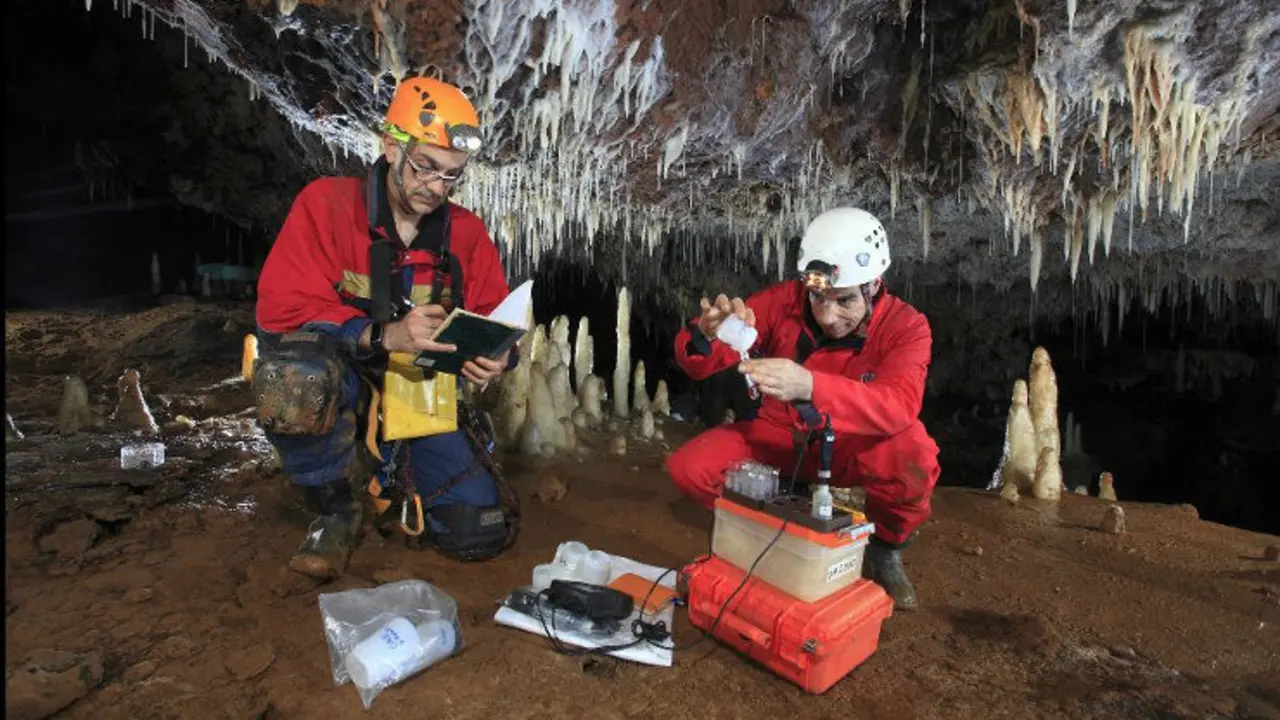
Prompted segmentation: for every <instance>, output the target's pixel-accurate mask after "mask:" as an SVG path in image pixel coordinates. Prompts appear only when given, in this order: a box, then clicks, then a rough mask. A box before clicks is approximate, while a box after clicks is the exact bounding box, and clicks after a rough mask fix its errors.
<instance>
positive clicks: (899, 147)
mask: <svg viewBox="0 0 1280 720" xmlns="http://www.w3.org/2000/svg"><path fill="white" fill-rule="evenodd" d="M85 4H86V5H87V6H90V10H89V12H91V13H107V14H110V15H111V17H110V18H109V20H110V21H111V22H116V23H120V24H128V25H130V26H131V27H132V28H133V31H134V32H140V33H141V34H142V36H144V37H147V38H149V39H150V38H155V37H156V36H160V35H166V34H167V35H168V37H169V39H168V40H167V41H166V42H167V43H168V47H169V48H170V50H169V51H168V52H167V53H166V55H165V56H164V57H157V59H156V62H163V63H167V64H168V66H170V67H169V68H168V69H167V70H166V72H172V73H179V74H180V73H181V72H183V69H184V66H189V65H195V64H197V63H198V64H202V65H205V66H208V67H210V68H213V70H212V72H216V73H217V74H218V75H219V76H220V77H221V78H222V79H221V80H219V82H223V83H232V84H234V85H235V86H236V88H237V90H236V92H237V94H238V96H239V97H240V98H241V100H240V101H238V102H237V103H234V105H237V106H238V105H241V104H244V103H246V102H248V103H252V104H254V105H257V106H263V107H265V108H269V109H270V110H271V111H273V112H274V114H276V115H278V117H279V118H281V119H282V120H283V123H281V122H280V121H279V120H277V121H276V122H275V125H279V126H281V127H287V128H288V130H287V131H280V130H270V129H269V128H267V126H266V125H264V124H263V123H262V122H261V121H260V115H255V114H254V113H251V112H245V111H243V109H240V110H237V109H236V108H234V107H232V105H233V104H231V103H228V104H225V105H223V106H222V107H221V109H220V108H218V107H214V108H212V109H211V108H210V107H209V106H208V105H207V104H206V105H203V106H201V110H200V111H201V112H210V113H211V114H212V115H217V116H219V117H213V118H212V119H211V121H212V122H214V123H215V124H219V125H231V126H236V127H234V128H232V129H227V128H220V129H219V130H218V131H217V132H216V133H213V134H212V136H211V137H213V138H215V139H221V140H222V141H225V143H229V144H236V143H240V144H241V145H246V144H252V142H254V141H257V142H262V140H261V137H260V136H261V135H262V134H263V133H267V132H271V133H274V136H273V137H272V138H271V141H272V143H273V144H274V146H275V149H274V150H272V151H271V152H270V153H267V152H254V153H244V152H240V153H238V154H237V153H235V152H231V151H224V152H223V153H222V154H221V155H219V157H227V158H236V157H239V158H242V159H243V158H244V157H246V156H249V157H250V158H254V159H251V160H248V161H245V160H240V161H236V160H234V159H233V160H229V161H226V162H222V163H220V164H219V163H214V164H213V165H212V166H209V167H203V168H199V169H196V168H186V169H185V170H186V174H185V175H184V174H182V173H178V172H172V173H171V177H170V178H169V185H170V189H171V191H172V192H174V193H175V194H177V195H178V196H179V197H180V198H185V200H186V201H188V202H191V203H192V204H198V205H203V206H217V207H216V208H212V209H217V210H218V211H220V212H224V213H226V214H227V215H229V216H232V217H236V218H238V219H240V220H241V221H243V222H248V223H255V224H259V225H263V226H267V227H271V226H274V225H278V223H279V221H280V219H281V217H282V214H283V212H284V210H285V209H287V206H288V203H289V202H290V200H291V198H292V193H293V192H295V191H296V189H297V188H298V187H299V183H301V182H305V179H306V178H308V177H312V176H314V175H315V174H319V173H334V172H347V171H351V170H352V169H354V168H356V167H358V166H359V164H360V163H361V162H363V161H364V160H366V159H367V158H369V157H371V156H372V155H373V154H374V153H375V152H376V148H377V136H376V135H375V134H374V133H373V131H372V128H374V127H375V126H376V123H377V122H378V120H379V113H380V112H381V110H382V109H383V108H384V107H385V105H386V103H387V101H388V99H389V98H390V95H391V91H392V88H393V87H394V84H395V82H396V80H397V79H398V78H401V77H404V76H405V75H406V74H417V73H422V74H433V75H436V76H440V77H443V78H444V79H446V80H449V81H451V82H454V83H457V84H459V85H461V86H463V87H464V88H465V89H466V90H467V91H468V92H469V93H470V94H471V95H472V97H473V98H474V99H475V100H476V102H477V106H478V107H479V109H480V111H481V115H482V119H483V122H484V124H485V132H486V135H487V147H486V150H485V152H484V154H483V157H482V158H481V162H479V163H477V165H476V167H474V168H473V169H472V170H470V171H469V175H468V179H467V182H466V183H465V184H464V186H463V187H462V188H461V189H460V191H459V198H458V199H459V201H460V202H461V203H463V204H464V205H468V206H470V207H473V208H474V209H476V210H477V211H478V212H479V213H480V214H481V215H482V216H483V217H484V218H485V219H486V221H487V222H488V224H489V226H490V228H491V230H492V232H493V234H494V235H495V238H496V239H497V240H498V241H499V243H500V244H501V245H503V247H504V248H505V249H506V251H507V252H508V253H509V255H510V257H511V260H510V262H511V263H512V265H513V266H514V267H515V269H516V271H517V272H519V271H521V270H527V269H529V267H531V266H532V264H534V263H536V262H537V261H538V260H539V259H540V258H542V257H544V256H549V255H553V254H557V253H565V254H577V255H578V256H582V255H584V254H585V253H588V252H589V253H591V256H592V257H594V258H596V260H597V262H602V261H601V258H609V260H608V262H609V263H623V262H629V263H631V264H632V265H633V267H632V269H631V270H630V271H629V272H631V273H642V272H645V269H644V266H645V263H644V262H643V259H644V258H645V257H647V256H654V257H659V258H661V259H662V262H657V263H650V264H648V270H647V271H648V272H649V273H650V274H651V275H652V276H653V277H654V278H660V277H663V276H664V275H663V273H669V272H670V270H671V268H672V267H679V268H683V269H684V270H685V271H689V269H690V268H694V269H693V270H692V272H695V273H696V272H699V271H698V270H697V269H696V268H697V267H699V266H701V265H703V264H704V263H706V262H707V261H708V259H709V258H721V259H720V260H718V261H716V262H719V264H720V265H721V266H725V265H728V266H729V267H720V268H718V269H719V270H740V271H751V272H754V273H756V274H757V275H759V276H761V277H765V276H776V275H778V274H779V273H781V272H783V271H784V270H786V263H785V259H787V258H788V257H790V256H789V255H788V252H793V250H791V246H793V245H794V240H795V238H796V237H797V236H798V235H799V233H800V232H801V230H802V228H803V226H804V224H805V223H806V222H807V221H808V220H809V219H810V218H812V217H813V216H814V215H816V214H817V213H819V212H821V211H822V210H823V209H825V208H828V207H832V206H835V205H838V204H846V203H853V204H858V205H861V206H863V207H865V208H867V209H869V210H871V211H873V212H875V213H877V214H879V215H881V216H882V217H884V218H885V220H886V224H887V226H888V227H889V230H890V234H891V237H892V238H893V239H894V250H895V253H896V257H897V258H898V259H899V260H900V262H901V263H902V265H901V267H902V268H904V271H905V272H909V273H910V274H911V275H912V277H913V278H914V279H915V280H918V281H923V280H925V279H926V278H928V277H930V273H933V274H934V275H936V276H937V277H939V278H948V279H954V280H955V281H956V282H967V283H979V282H992V283H995V284H996V285H1003V286H1012V285H1015V284H1017V285H1022V286H1024V287H1030V288H1032V289H1034V288H1037V287H1040V289H1041V291H1042V292H1041V294H1044V293H1043V290H1044V288H1043V287H1041V286H1044V285H1045V284H1046V282H1048V283H1057V284H1058V285H1059V286H1061V287H1065V288H1067V290H1066V292H1067V293H1068V294H1070V293H1071V292H1075V290H1074V288H1078V287H1085V288H1088V292H1089V293H1091V296H1092V297H1095V298H1097V297H1103V298H1105V297H1112V298H1114V297H1115V296H1116V295H1117V294H1121V295H1124V296H1126V297H1128V298H1129V300H1130V301H1133V302H1144V303H1159V302H1161V300H1160V296H1161V295H1170V294H1177V293H1187V292H1191V291H1195V292H1199V293H1202V294H1203V295H1204V296H1205V297H1206V298H1207V299H1209V300H1210V304H1214V303H1226V302H1230V301H1236V300H1239V299H1240V298H1242V297H1243V298H1245V299H1247V300H1248V301H1249V302H1252V303H1254V304H1255V305H1256V306H1257V308H1258V309H1259V310H1260V311H1261V312H1263V313H1264V314H1266V316H1267V317H1268V319H1271V318H1274V317H1275V306H1276V287H1277V281H1278V280H1280V214H1278V213H1277V210H1276V201H1277V199H1278V198H1280V12H1276V10H1275V7H1274V5H1271V6H1270V9H1268V6H1269V3H1268V2H1266V1H1265V0H1251V1H1248V2H1240V1H1238V0H1200V1H1198V2H1172V1H1148V2H1134V1H1132V0H1105V1H1100V0H1065V1H1064V0H990V1H981V0H947V1H946V2H942V1H941V0H929V1H928V2H921V1H920V0H848V1H846V2H835V1H830V0H828V1H820V0H739V1H733V0H720V1H711V0H505V1H504V0H424V1H421V2H408V1H403V0H372V1H370V0H314V1H308V0H278V1H277V0H248V1H247V2H244V1H239V0H236V1H232V0H199V1H197V0H141V1H137V0H135V1H133V2H130V1H129V0H116V1H115V2H110V1H108V0H96V2H86V3H85ZM174 48H177V50H175V49H174ZM175 54H177V57H174V55H175ZM185 82H186V89H185V90H181V91H179V92H191V93H200V92H201V91H202V90H201V88H202V87H203V85H202V84H200V83H193V82H192V81H190V80H188V81H185ZM177 101H178V102H182V100H181V99H178V100H177ZM258 112H261V111H258ZM255 118H259V119H256V120H255ZM275 125H273V126H271V127H275ZM264 128H265V129H264ZM237 133H238V134H239V135H244V134H246V133H247V134H250V135H256V136H258V137H256V138H253V139H246V138H244V137H239V139H237ZM167 141H169V142H173V143H183V142H186V143H190V142H192V139H191V138H189V137H176V138H168V139H167ZM116 154H117V155H118V154H119V153H118V152H117V153H116ZM118 162H119V164H120V165H122V166H127V165H128V162H127V161H118ZM245 162H248V163H249V164H251V165H252V164H253V163H254V162H256V163H257V165H258V167H255V168H250V169H249V170H247V171H246V169H245V168H244V167H242V166H243V165H244V163H245ZM246 177H250V178H252V179H253V182H252V185H251V188H252V189H251V191H246V190H245V188H244V187H243V186H244V185H245V184H246V181H245V178H246ZM238 185H239V186H241V187H240V188H239V189H233V188H236V186H238ZM619 247H625V248H627V249H628V250H627V252H623V253H619V252H616V250H617V248H619ZM715 248H719V250H715ZM725 248H730V249H731V250H732V252H731V253H728V254H726V253H724V252H723V250H724V249H725ZM570 249H571V251H570ZM717 253H719V254H717ZM625 258H630V259H629V260H626V259H625ZM724 258H728V259H727V260H726V259H724ZM663 268H665V269H663ZM666 277H671V276H670V275H666Z"/></svg>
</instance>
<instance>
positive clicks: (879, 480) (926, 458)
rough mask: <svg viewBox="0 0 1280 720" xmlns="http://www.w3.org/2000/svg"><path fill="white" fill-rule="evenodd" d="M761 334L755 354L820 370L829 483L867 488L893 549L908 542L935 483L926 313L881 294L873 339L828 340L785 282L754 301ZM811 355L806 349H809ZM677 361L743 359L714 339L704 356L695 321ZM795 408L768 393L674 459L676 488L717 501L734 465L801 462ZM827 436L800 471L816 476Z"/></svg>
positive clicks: (714, 364)
mask: <svg viewBox="0 0 1280 720" xmlns="http://www.w3.org/2000/svg"><path fill="white" fill-rule="evenodd" d="M746 303H747V306H748V307H750V308H751V309H752V310H754V311H755V316H756V329H757V330H758V332H759V338H758V339H757V340H756V344H755V346H754V347H753V348H752V353H753V355H759V356H762V357H777V358H789V359H793V360H797V362H800V363H801V364H802V365H803V366H804V367H805V368H807V369H808V370H809V371H810V372H812V373H813V406H814V408H815V409H816V410H817V411H818V412H819V413H820V414H823V415H826V416H829V417H830V418H831V426H832V429H833V430H835V432H836V444H835V452H834V457H833V460H832V467H831V474H832V484H833V485H835V486H837V487H847V486H853V485H860V486H862V487H863V488H865V490H866V495H867V515H868V518H869V519H870V520H871V522H873V523H875V525H876V536H877V537H878V538H879V539H881V540H883V541H885V542H887V543H890V544H892V545H899V544H901V543H903V542H904V541H905V540H907V539H908V538H909V537H910V535H911V534H912V532H914V531H915V530H916V528H918V527H920V525H921V524H922V523H924V521H925V520H926V519H928V517H929V512H930V509H929V498H930V495H931V494H932V492H933V487H934V485H935V483H936V482H937V480H938V475H939V473H940V469H939V467H938V446H937V444H936V443H935V442H934V441H933V438H931V437H929V434H928V432H927V431H926V430H925V427H924V424H923V423H921V422H920V419H919V413H920V405H921V402H922V400H923V396H924V383H925V376H926V375H927V373H928V368H929V360H930V351H931V347H932V344H933V334H932V332H931V330H930V329H929V322H928V320H926V319H925V317H924V315H922V314H920V312H918V311H917V310H916V309H915V308H913V307H911V306H910V305H908V304H907V303H905V302H903V301H902V300H900V299H898V298H897V297H894V296H892V295H889V294H888V292H887V291H882V292H881V294H880V296H879V297H878V298H877V299H876V300H875V303H874V311H873V312H872V314H871V325H870V328H869V331H868V333H867V338H866V341H865V345H863V346H862V347H861V349H857V347H856V346H857V345H859V344H861V343H859V342H858V341H857V339H855V338H845V339H844V340H842V341H831V340H826V339H825V338H824V337H823V335H822V331H821V329H820V328H819V326H818V325H817V324H816V322H815V321H814V320H813V315H812V312H811V310H810V309H809V302H808V291H807V290H806V288H805V287H804V285H803V284H802V283H801V282H799V281H789V282H782V283H778V284H776V285H773V286H770V287H768V288H765V289H764V290H761V291H760V292H758V293H756V294H754V295H752V296H751V297H750V298H748V299H747V301H746ZM810 349H811V350H812V352H811V353H809V354H807V357H805V354H806V351H808V350H810ZM675 356H676V362H677V363H678V364H679V365H680V367H681V368H683V369H684V371H685V372H686V373H688V374H689V376H690V377H692V378H693V379H695V380H701V379H703V378H706V377H708V376H710V375H712V374H713V373H715V372H717V371H720V370H723V369H724V368H726V367H729V366H732V365H735V364H736V363H737V362H738V361H739V358H738V355H737V353H736V352H734V351H733V349H731V348H730V347H729V346H728V345H726V344H724V343H722V342H719V341H716V342H713V343H712V345H711V352H710V353H708V354H705V355H702V354H699V353H698V352H697V348H696V346H695V344H694V342H693V335H692V331H691V329H690V326H685V328H684V329H682V330H681V331H680V333H679V334H678V335H677V336H676V340H675ZM803 428H804V422H803V421H802V420H801V418H800V415H799V413H798V412H797V411H796V408H795V406H793V405H792V404H790V403H784V402H781V401H778V400H775V399H773V398H769V397H766V398H764V403H763V405H762V406H761V408H760V413H759V415H758V416H757V417H756V419H755V420H751V421H747V422H738V423H733V424H731V425H722V426H720V427H716V428H712V429H710V430H707V431H705V432H703V433H702V434H700V435H698V436H697V437H695V438H694V439H692V440H690V441H689V442H687V443H685V444H684V445H683V446H682V447H680V448H679V449H678V450H676V452H675V453H673V454H672V455H671V456H670V457H669V458H668V459H667V470H668V472H670V473H671V477H672V479H673V480H674V481H675V484H676V486H677V487H678V488H680V490H681V491H682V492H684V493H686V494H687V495H689V496H690V497H692V498H693V499H694V500H697V501H698V502H700V503H702V504H703V505H706V506H707V507H711V505H712V503H713V501H714V499H715V498H716V497H717V496H719V495H720V493H721V492H722V491H723V488H724V482H725V472H726V471H727V470H728V469H729V467H731V466H732V465H733V464H734V463H736V462H738V461H740V460H745V459H748V458H750V459H754V460H756V461H757V462H761V463H764V464H767V465H771V466H773V467H776V468H778V469H779V472H780V474H781V475H782V476H783V477H784V478H786V477H789V476H790V474H791V473H792V471H793V470H794V469H795V464H796V452H795V445H794V444H793V442H794V441H793V436H792V431H793V429H803ZM820 436H821V433H820V431H815V432H814V434H813V444H811V445H810V446H809V447H808V449H807V450H806V452H805V458H804V464H803V466H802V467H801V470H800V477H801V478H813V477H815V476H816V473H817V469H818V463H819V461H820V459H821V458H820V454H821V453H820V444H819V443H820Z"/></svg>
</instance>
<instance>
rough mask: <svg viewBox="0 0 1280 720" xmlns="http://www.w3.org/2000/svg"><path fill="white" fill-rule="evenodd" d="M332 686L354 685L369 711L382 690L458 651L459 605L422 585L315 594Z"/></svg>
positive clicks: (406, 583) (403, 582)
mask: <svg viewBox="0 0 1280 720" xmlns="http://www.w3.org/2000/svg"><path fill="white" fill-rule="evenodd" d="M320 616H321V618H322V619H323V620H324V635H325V639H326V640H327V641H328V643H329V661H330V666H331V667H332V669H333V684H334V685H335V686H341V685H345V684H346V683H347V682H348V681H351V682H352V684H354V685H355V686H356V690H357V691H359V693H360V701H361V702H362V703H363V704H364V708H365V709H366V710H368V709H369V708H370V707H372V705H373V699H374V698H376V697H377V696H378V694H379V693H381V692H382V691H383V690H386V689H387V688H389V687H391V686H392V685H395V684H397V683H399V682H401V681H403V680H405V679H407V678H409V677H412V676H414V675H416V674H417V673H419V672H421V671H422V670H424V669H426V668H428V667H430V666H432V665H434V664H435V663H437V662H439V661H441V660H444V659H445V658H448V657H450V656H451V655H453V654H455V653H456V652H457V651H458V650H459V649H460V648H461V647H462V632H461V628H459V626H458V604H457V603H456V602H455V601H454V599H453V598H452V597H450V596H449V595H448V594H446V593H444V592H443V591H441V590H439V589H437V588H435V587H433V586H432V585H431V584H429V583H426V582H424V581H422V580H401V581H399V582H393V583H387V584H386V585H382V586H379V587H376V588H370V589H362V590H344V591H343V592H337V593H325V594H322V595H320Z"/></svg>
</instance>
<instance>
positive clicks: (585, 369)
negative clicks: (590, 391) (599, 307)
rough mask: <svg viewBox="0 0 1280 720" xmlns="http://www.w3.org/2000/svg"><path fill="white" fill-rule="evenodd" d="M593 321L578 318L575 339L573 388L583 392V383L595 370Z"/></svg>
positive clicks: (584, 316)
mask: <svg viewBox="0 0 1280 720" xmlns="http://www.w3.org/2000/svg"><path fill="white" fill-rule="evenodd" d="M590 328H591V321H590V319H588V318H587V316H586V315H583V316H582V317H580V318H578V334H577V336H576V337H574V338H573V388H574V390H581V389H582V383H583V382H585V381H586V379H587V376H588V375H590V374H591V372H592V370H593V369H594V368H593V367H592V365H594V363H595V340H594V339H593V338H592V337H591V333H590Z"/></svg>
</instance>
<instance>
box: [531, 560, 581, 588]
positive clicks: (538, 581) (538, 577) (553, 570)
mask: <svg viewBox="0 0 1280 720" xmlns="http://www.w3.org/2000/svg"><path fill="white" fill-rule="evenodd" d="M572 576H573V570H570V569H569V568H568V567H567V566H565V565H561V564H560V563H555V562H551V563H546V564H544V565H539V566H537V567H535V568H534V569H533V591H534V592H542V591H543V590H546V589H547V588H549V587H551V583H552V581H554V580H566V579H568V578H570V577H572Z"/></svg>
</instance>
